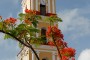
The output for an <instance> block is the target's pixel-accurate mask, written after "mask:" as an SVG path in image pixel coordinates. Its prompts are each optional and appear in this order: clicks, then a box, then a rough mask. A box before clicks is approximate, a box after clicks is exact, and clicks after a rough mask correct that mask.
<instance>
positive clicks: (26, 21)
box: [24, 20, 32, 25]
mask: <svg viewBox="0 0 90 60" xmlns="http://www.w3.org/2000/svg"><path fill="white" fill-rule="evenodd" d="M24 22H25V23H26V24H29V25H31V24H32V23H31V21H29V20H24Z"/></svg>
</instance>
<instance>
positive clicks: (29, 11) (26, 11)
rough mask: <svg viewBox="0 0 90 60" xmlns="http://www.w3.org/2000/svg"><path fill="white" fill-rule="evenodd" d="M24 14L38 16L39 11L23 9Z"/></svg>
mask: <svg viewBox="0 0 90 60" xmlns="http://www.w3.org/2000/svg"><path fill="white" fill-rule="evenodd" d="M25 13H32V14H35V15H40V12H39V11H34V10H28V9H25Z"/></svg>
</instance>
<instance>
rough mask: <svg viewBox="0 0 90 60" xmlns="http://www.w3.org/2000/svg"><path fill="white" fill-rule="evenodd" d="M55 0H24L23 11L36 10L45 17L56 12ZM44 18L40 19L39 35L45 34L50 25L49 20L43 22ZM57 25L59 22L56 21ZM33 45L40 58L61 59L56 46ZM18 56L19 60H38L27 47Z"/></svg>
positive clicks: (44, 59)
mask: <svg viewBox="0 0 90 60" xmlns="http://www.w3.org/2000/svg"><path fill="white" fill-rule="evenodd" d="M55 1H56V0H22V10H23V13H25V12H24V11H25V9H29V10H34V11H36V13H37V15H41V16H42V18H43V19H44V18H45V17H49V16H48V15H50V14H56V6H55V5H56V4H55ZM43 19H42V20H40V21H39V23H38V26H37V28H39V29H41V34H37V35H43V34H44V35H45V32H46V29H47V27H48V26H49V25H50V24H49V23H48V22H43ZM55 25H58V24H57V23H55ZM46 42H47V40H46ZM33 47H34V49H35V51H36V52H37V54H38V56H39V58H40V60H60V59H59V57H58V53H57V49H56V47H54V46H53V47H51V46H49V45H41V46H39V47H35V46H34V45H33ZM17 56H18V60H37V59H36V57H35V55H34V53H33V52H32V51H31V50H30V49H29V48H27V47H23V49H22V50H21V51H20V53H19V54H18V55H17Z"/></svg>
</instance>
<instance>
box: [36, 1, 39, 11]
mask: <svg viewBox="0 0 90 60" xmlns="http://www.w3.org/2000/svg"><path fill="white" fill-rule="evenodd" d="M38 3H39V2H38V0H36V11H38Z"/></svg>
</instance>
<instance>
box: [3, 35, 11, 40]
mask: <svg viewBox="0 0 90 60" xmlns="http://www.w3.org/2000/svg"><path fill="white" fill-rule="evenodd" d="M9 38H12V37H11V36H10V35H8V34H5V36H4V39H9Z"/></svg>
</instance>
